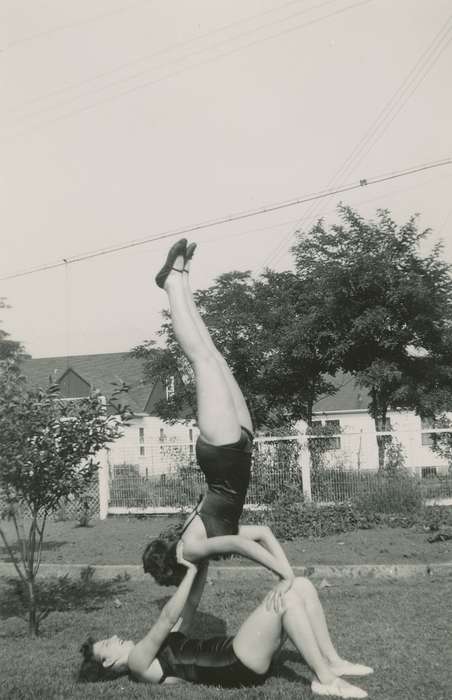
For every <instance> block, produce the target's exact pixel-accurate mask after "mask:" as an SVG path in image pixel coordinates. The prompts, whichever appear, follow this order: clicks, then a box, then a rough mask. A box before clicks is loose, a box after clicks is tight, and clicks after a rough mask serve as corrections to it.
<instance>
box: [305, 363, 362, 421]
mask: <svg viewBox="0 0 452 700" xmlns="http://www.w3.org/2000/svg"><path fill="white" fill-rule="evenodd" d="M328 381H331V383H332V384H334V386H336V387H337V392H336V393H335V394H332V396H325V397H323V398H321V399H319V401H317V403H315V404H314V413H331V412H333V411H367V408H368V406H369V403H370V396H369V393H368V391H367V390H366V389H363V388H362V387H360V386H358V384H357V382H356V379H355V378H354V377H353V376H352V375H351V374H348V373H345V372H338V373H337V374H336V375H335V376H334V377H328Z"/></svg>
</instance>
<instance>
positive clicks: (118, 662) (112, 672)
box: [78, 635, 134, 683]
mask: <svg viewBox="0 0 452 700" xmlns="http://www.w3.org/2000/svg"><path fill="white" fill-rule="evenodd" d="M133 647H134V643H133V642H132V641H130V640H129V641H124V640H123V639H120V638H119V637H117V636H116V635H114V636H113V637H109V638H108V639H101V640H99V641H97V642H96V641H95V640H94V639H93V637H88V639H87V640H86V642H84V643H83V644H82V646H81V647H80V652H81V654H82V656H83V661H82V665H81V666H80V670H79V674H78V679H79V681H82V682H86V683H93V682H96V681H111V680H114V679H115V678H118V677H119V676H123V675H124V674H126V673H127V672H128V666H127V659H128V657H129V654H130V652H131V650H132V649H133Z"/></svg>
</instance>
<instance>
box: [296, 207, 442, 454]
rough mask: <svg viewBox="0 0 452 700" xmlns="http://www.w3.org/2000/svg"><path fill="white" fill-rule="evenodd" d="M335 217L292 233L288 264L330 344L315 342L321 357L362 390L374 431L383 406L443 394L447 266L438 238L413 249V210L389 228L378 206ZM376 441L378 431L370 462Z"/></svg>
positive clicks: (380, 425)
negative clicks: (368, 215) (370, 215)
mask: <svg viewBox="0 0 452 700" xmlns="http://www.w3.org/2000/svg"><path fill="white" fill-rule="evenodd" d="M338 214H339V223H337V224H335V225H333V226H331V227H330V228H327V227H326V226H325V224H324V222H323V221H322V220H320V221H318V222H317V223H316V224H315V225H314V226H313V228H312V229H311V230H310V231H308V232H306V233H301V232H300V233H299V235H298V242H297V244H296V245H295V246H294V248H293V254H294V257H295V263H296V270H297V275H298V277H299V278H300V280H302V281H304V282H305V283H307V284H310V288H311V307H312V313H313V315H314V316H315V317H316V318H317V323H322V325H323V327H324V328H325V334H326V337H329V339H330V340H333V341H334V342H329V341H327V342H326V344H325V352H326V353H327V356H328V357H329V358H330V360H331V364H332V365H333V366H334V365H337V364H338V365H340V366H341V367H342V368H343V369H344V370H345V371H348V372H351V373H352V374H353V375H354V376H355V377H356V378H357V380H358V382H359V384H360V385H361V386H362V387H364V388H366V389H367V390H368V391H369V394H370V407H369V411H370V414H371V416H372V418H373V419H374V421H375V425H376V429H377V430H379V431H381V430H384V428H385V427H386V417H387V412H388V409H389V407H390V406H392V407H394V408H406V409H414V410H416V411H418V412H419V413H422V412H423V411H425V410H426V408H427V407H428V405H429V404H431V403H432V402H433V403H438V402H443V403H444V401H446V400H447V398H449V401H450V397H451V389H452V357H451V352H450V349H449V347H448V337H449V336H450V329H451V327H452V279H451V276H450V267H449V265H448V264H447V263H446V262H445V261H444V260H443V259H442V257H441V256H442V250H443V248H442V245H441V244H436V245H435V246H434V247H433V249H432V251H431V253H429V254H426V255H422V254H421V251H420V244H421V242H422V241H423V240H424V239H425V238H427V237H428V235H429V233H430V231H429V230H428V229H427V230H423V231H420V230H419V229H418V221H417V216H413V217H411V218H410V219H409V220H408V221H407V222H406V223H404V224H402V225H401V226H398V225H397V224H396V222H395V221H394V220H393V219H392V218H391V215H390V213H389V211H388V210H385V209H380V210H378V211H377V216H376V219H375V220H369V221H366V220H364V219H363V218H362V217H361V216H360V215H359V214H358V213H357V212H356V211H354V210H353V209H351V208H350V207H347V206H344V205H340V206H339V207H338ZM440 380H441V381H442V387H441V389H440V388H439V382H440ZM385 444H386V441H385V439H384V438H383V437H380V439H379V441H378V447H379V465H380V467H382V466H383V462H384V452H385Z"/></svg>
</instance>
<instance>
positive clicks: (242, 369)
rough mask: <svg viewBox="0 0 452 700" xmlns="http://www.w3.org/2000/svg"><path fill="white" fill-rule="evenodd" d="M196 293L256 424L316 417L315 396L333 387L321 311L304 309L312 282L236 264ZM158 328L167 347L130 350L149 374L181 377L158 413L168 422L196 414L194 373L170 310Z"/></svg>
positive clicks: (271, 424) (151, 345)
mask: <svg viewBox="0 0 452 700" xmlns="http://www.w3.org/2000/svg"><path fill="white" fill-rule="evenodd" d="M303 293H304V296H303ZM195 298H196V303H197V306H198V309H199V311H200V313H201V315H202V317H203V319H204V321H205V323H206V325H207V327H208V328H209V331H210V334H211V336H212V338H213V341H214V343H215V345H216V346H217V347H218V349H219V350H220V352H221V353H222V354H223V355H224V357H225V358H226V360H227V362H228V364H229V365H230V367H231V369H232V371H233V373H234V376H235V377H236V379H237V381H238V383H239V385H240V388H241V390H242V392H243V394H244V396H245V398H246V400H247V402H248V406H249V408H250V412H251V414H252V418H253V423H254V425H255V426H256V427H257V428H264V427H266V428H268V429H272V430H274V429H276V428H277V427H280V426H281V425H285V426H288V425H289V424H291V423H292V422H293V421H295V420H298V419H299V418H305V419H307V420H308V422H310V420H311V418H312V408H313V404H314V402H315V400H316V399H317V398H318V397H319V395H321V394H322V395H324V394H325V393H328V392H332V391H334V390H335V389H334V387H333V385H332V384H330V383H328V382H327V381H326V380H325V379H324V373H325V372H327V371H329V370H330V369H331V362H330V361H329V360H327V361H324V359H323V357H322V355H321V348H320V347H319V344H318V333H316V329H315V319H314V318H313V317H312V316H309V314H307V313H306V311H307V309H308V308H309V289H308V287H307V285H304V286H302V285H301V284H300V282H299V281H298V280H297V278H296V277H295V276H294V275H293V274H291V273H277V272H272V271H270V270H267V271H266V272H265V274H263V275H262V276H261V277H260V278H259V279H257V280H255V279H253V278H252V276H251V273H250V272H237V271H236V272H228V273H225V274H223V275H220V276H219V277H218V278H217V279H216V281H215V283H214V284H213V285H212V286H211V287H209V288H208V289H206V290H201V291H198V292H196V293H195ZM160 335H161V337H162V338H163V339H164V342H165V348H164V349H157V348H156V346H155V344H154V343H153V341H147V342H146V343H143V344H142V345H141V346H138V347H137V348H134V350H133V351H132V354H133V355H134V356H135V357H140V358H142V359H144V360H145V375H146V376H147V378H148V379H154V380H155V379H156V378H159V379H160V380H161V381H162V382H163V383H168V381H169V379H170V377H171V376H175V377H176V391H175V392H174V394H173V396H170V397H169V399H168V400H162V401H160V402H158V403H157V405H156V410H157V412H158V415H159V416H160V417H161V418H163V419H164V420H167V421H169V422H171V421H172V422H174V421H176V420H178V419H180V416H181V414H182V415H185V416H187V417H192V418H193V417H194V415H195V410H196V408H195V407H196V400H195V391H194V382H193V376H192V372H191V368H190V365H189V363H188V362H187V360H186V359H185V357H184V356H183V354H182V352H181V350H180V347H179V345H178V343H177V341H176V339H175V337H174V333H173V329H172V325H171V321H170V319H169V316H168V314H167V312H164V323H163V324H162V327H161V329H160ZM184 409H185V410H186V413H185V414H183V410H184ZM187 410H188V411H187Z"/></svg>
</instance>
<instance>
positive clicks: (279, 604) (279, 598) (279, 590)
mask: <svg viewBox="0 0 452 700" xmlns="http://www.w3.org/2000/svg"><path fill="white" fill-rule="evenodd" d="M292 584H293V579H292V578H284V579H282V581H280V582H279V583H277V584H276V586H274V588H272V590H271V591H270V593H269V594H268V595H267V596H266V597H265V607H266V608H267V610H271V609H272V608H273V610H274V611H275V613H283V612H284V611H285V609H286V601H285V600H284V595H285V594H286V593H287V591H290V589H291V588H292Z"/></svg>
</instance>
